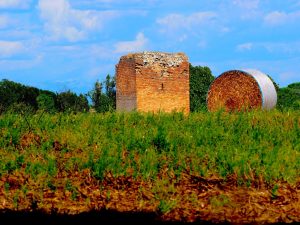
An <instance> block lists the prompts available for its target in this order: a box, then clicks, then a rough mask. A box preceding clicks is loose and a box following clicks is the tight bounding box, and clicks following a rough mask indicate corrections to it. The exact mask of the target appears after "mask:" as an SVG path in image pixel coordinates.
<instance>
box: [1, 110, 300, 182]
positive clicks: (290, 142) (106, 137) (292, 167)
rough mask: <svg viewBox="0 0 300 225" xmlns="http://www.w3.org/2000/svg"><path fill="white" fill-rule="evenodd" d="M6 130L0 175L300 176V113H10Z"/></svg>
mask: <svg viewBox="0 0 300 225" xmlns="http://www.w3.org/2000/svg"><path fill="white" fill-rule="evenodd" d="M0 130H1V131H0V132H1V134H0V135H1V137H2V138H1V140H0V149H1V152H0V158H1V160H0V174H5V173H11V172H12V171H15V170H24V171H26V173H29V174H32V176H38V175H39V174H44V175H47V176H49V177H53V176H56V174H57V173H58V172H59V171H60V170H66V171H67V172H74V171H73V170H78V169H84V168H89V169H90V170H91V171H92V172H93V176H95V177H97V178H99V179H102V178H103V177H104V176H105V174H107V173H109V172H111V173H112V174H114V175H115V176H120V175H133V176H134V177H142V178H144V179H155V177H156V176H157V175H158V173H159V172H160V171H161V170H162V169H165V168H168V173H174V174H176V175H178V176H180V174H181V173H182V172H183V171H185V172H188V173H190V174H196V175H199V176H204V177H210V176H212V175H216V176H218V177H223V178H226V177H227V176H229V175H236V176H237V177H238V178H239V181H240V182H242V183H248V184H249V185H251V182H253V181H254V180H255V179H256V178H257V177H258V176H262V177H263V178H264V180H266V181H267V182H274V181H276V180H285V181H288V182H295V181H297V179H299V174H300V112H299V111H295V112H288V113H281V112H278V111H273V112H271V113H267V112H252V113H248V114H242V113H241V114H226V113H222V112H219V113H215V114H208V113H196V114H191V115H190V116H189V117H185V116H183V115H182V114H180V113H178V114H171V115H164V114H159V115H153V114H138V113H131V114H118V113H106V114H97V115H93V114H76V115H75V114H70V115H67V114H55V115H50V114H43V115H33V116H27V117H24V116H20V115H17V114H4V115H2V116H1V117H0ZM29 134H30V135H33V136H32V137H31V140H27V139H28V135H29ZM79 150H80V151H79ZM55 151H58V152H59V154H58V155H57V154H55ZM78 152H80V153H78ZM66 154H71V157H70V158H68V157H66V158H65V162H64V164H63V165H61V164H60V162H59V158H60V157H63V156H65V155H66ZM128 171H131V172H128Z"/></svg>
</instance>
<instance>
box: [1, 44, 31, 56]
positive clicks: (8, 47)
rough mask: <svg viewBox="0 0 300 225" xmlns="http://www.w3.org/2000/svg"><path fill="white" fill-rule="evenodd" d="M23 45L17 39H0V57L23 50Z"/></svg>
mask: <svg viewBox="0 0 300 225" xmlns="http://www.w3.org/2000/svg"><path fill="white" fill-rule="evenodd" d="M24 49H25V48H24V45H23V44H22V43H21V42H19V41H0V57H1V58H7V57H11V56H13V55H16V54H19V53H21V52H23V51H24Z"/></svg>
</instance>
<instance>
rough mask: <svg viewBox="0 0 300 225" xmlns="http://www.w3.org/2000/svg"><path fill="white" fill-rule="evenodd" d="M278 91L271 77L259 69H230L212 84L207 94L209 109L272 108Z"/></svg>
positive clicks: (242, 109)
mask: <svg viewBox="0 0 300 225" xmlns="http://www.w3.org/2000/svg"><path fill="white" fill-rule="evenodd" d="M276 103H277V93H276V90H275V87H274V84H273V82H272V81H271V79H270V78H269V77H268V76H267V75H266V74H264V73H262V72H260V71H258V70H230V71H227V72H225V73H222V74H221V75H220V76H219V77H217V78H216V79H215V80H214V82H213V83H212V84H211V86H210V88H209V91H208V95H207V108H208V110H209V111H211V112H213V111H217V110H219V109H222V108H223V109H225V110H226V111H229V112H230V111H244V110H251V109H272V108H274V107H275V106H276Z"/></svg>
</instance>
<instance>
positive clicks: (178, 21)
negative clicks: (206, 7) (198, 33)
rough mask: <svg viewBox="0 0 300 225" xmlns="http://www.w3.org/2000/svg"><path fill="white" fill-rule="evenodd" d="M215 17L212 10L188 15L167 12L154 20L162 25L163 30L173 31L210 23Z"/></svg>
mask: <svg viewBox="0 0 300 225" xmlns="http://www.w3.org/2000/svg"><path fill="white" fill-rule="evenodd" d="M216 17H217V14H216V13H214V12H197V13H193V14H191V15H189V16H185V15H182V14H175V13H173V14H169V15H167V16H165V17H163V18H159V19H157V20H156V22H157V23H158V24H159V25H161V26H162V27H163V31H174V30H178V29H192V28H195V26H198V25H203V24H210V23H212V22H213V21H214V19H215V18H216Z"/></svg>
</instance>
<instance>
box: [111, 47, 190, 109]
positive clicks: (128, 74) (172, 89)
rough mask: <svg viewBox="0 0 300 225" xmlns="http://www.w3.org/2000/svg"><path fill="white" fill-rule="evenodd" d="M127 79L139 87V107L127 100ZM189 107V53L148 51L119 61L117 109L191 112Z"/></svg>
mask: <svg viewBox="0 0 300 225" xmlns="http://www.w3.org/2000/svg"><path fill="white" fill-rule="evenodd" d="M132 69H133V70H132ZM133 80H134V81H133ZM126 82H132V83H134V85H132V86H130V87H132V88H133V89H134V90H135V92H134V94H135V96H134V98H135V105H134V106H135V107H133V104H131V102H129V101H125V100H124V99H125V98H124V96H128V94H126V90H127V89H126V85H125V84H126ZM131 96H133V95H131ZM126 98H127V97H126ZM189 108H190V100H189V63H188V58H187V56H186V55H185V54H183V53H177V54H168V53H160V52H144V53H137V54H130V55H127V56H123V57H122V58H121V60H120V63H119V64H118V65H117V110H133V109H137V110H138V111H143V112H149V111H154V112H157V111H165V112H172V111H183V112H184V113H188V112H189Z"/></svg>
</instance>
